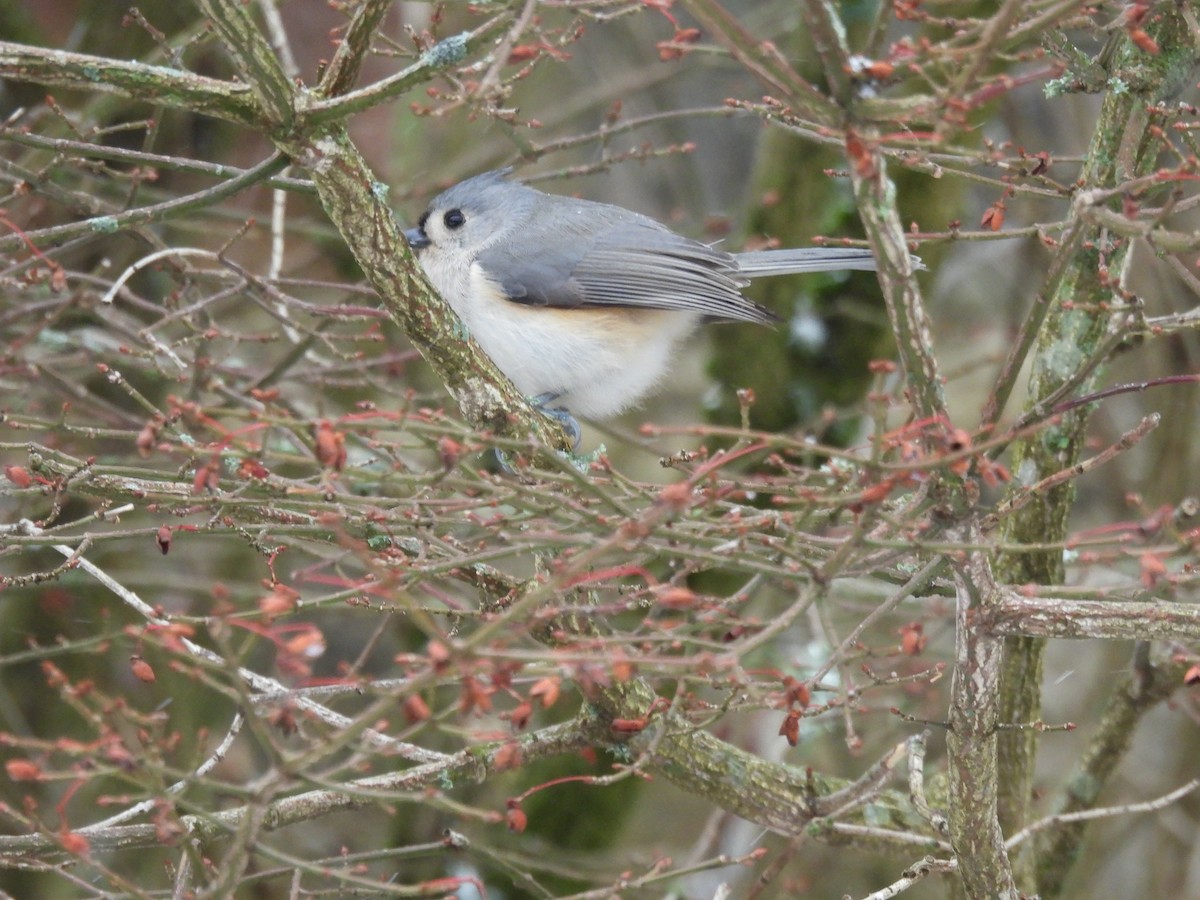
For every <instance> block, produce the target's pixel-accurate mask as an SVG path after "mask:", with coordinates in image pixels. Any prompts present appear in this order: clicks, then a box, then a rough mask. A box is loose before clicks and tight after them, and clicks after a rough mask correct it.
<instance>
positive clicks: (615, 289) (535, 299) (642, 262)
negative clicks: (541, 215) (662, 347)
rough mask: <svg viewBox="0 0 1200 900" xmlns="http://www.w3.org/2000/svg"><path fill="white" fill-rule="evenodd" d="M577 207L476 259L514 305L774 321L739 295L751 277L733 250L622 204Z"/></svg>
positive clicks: (527, 228) (528, 227)
mask: <svg viewBox="0 0 1200 900" xmlns="http://www.w3.org/2000/svg"><path fill="white" fill-rule="evenodd" d="M572 202H573V204H579V203H580V201H572ZM573 209H576V210H577V208H576V207H573ZM577 211H578V215H577V216H574V217H562V216H546V217H545V220H546V221H545V224H542V225H540V226H539V224H538V223H535V222H527V223H526V224H525V227H524V228H523V229H522V232H521V237H520V246H521V248H522V250H521V252H517V250H516V249H515V248H514V242H503V241H500V242H497V243H496V244H494V245H492V246H490V247H488V248H487V249H485V250H484V251H482V252H481V253H480V254H479V255H478V257H477V261H478V262H479V263H480V264H481V265H482V267H483V269H484V271H486V272H487V273H488V275H489V277H491V278H493V279H494V280H496V281H497V282H498V283H499V284H500V286H501V288H502V289H503V291H504V292H505V294H506V295H507V297H508V298H509V299H510V300H512V301H514V302H516V303H525V304H530V305H536V306H550V307H558V308H577V307H606V306H607V307H632V308H642V309H671V310H686V311H690V312H695V313H699V314H700V315H703V316H707V317H709V318H714V319H726V320H729V319H739V320H743V321H751V322H773V321H775V320H776V316H775V315H774V314H773V313H771V312H770V311H768V310H766V309H764V308H763V307H761V306H758V305H757V304H756V303H752V302H751V301H749V300H747V299H746V298H745V297H743V296H742V295H741V293H740V289H741V288H742V287H744V286H745V285H746V283H747V279H746V278H745V277H743V276H742V275H741V273H740V272H739V270H738V265H737V262H736V260H735V259H734V257H733V256H731V255H730V254H728V253H725V252H723V251H721V250H717V249H714V248H712V247H709V246H707V245H706V244H701V243H699V242H698V241H693V240H689V239H688V238H685V237H681V236H680V235H677V234H675V233H674V232H673V231H671V230H669V229H668V228H666V227H664V226H662V225H660V224H659V223H658V222H655V221H654V220H653V219H649V218H647V217H645V216H640V215H637V214H635V213H631V212H628V211H627V210H623V209H620V208H618V207H611V206H608V205H606V204H587V205H586V208H584V209H583V210H581V211H579V210H577ZM550 224H553V226H554V227H553V229H551V228H550V227H549V226H550ZM539 232H540V233H539Z"/></svg>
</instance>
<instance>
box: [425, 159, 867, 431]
mask: <svg viewBox="0 0 1200 900" xmlns="http://www.w3.org/2000/svg"><path fill="white" fill-rule="evenodd" d="M404 237H405V240H406V241H407V243H408V245H409V247H410V248H411V249H412V250H413V252H414V253H415V255H416V258H417V260H418V262H419V263H420V265H421V267H422V269H423V270H424V272H425V275H426V277H427V278H428V280H429V281H430V283H432V285H433V286H434V287H435V288H436V289H437V291H438V293H439V294H441V296H442V297H443V298H444V299H445V300H446V302H447V303H448V304H449V305H450V307H451V308H452V309H453V310H454V312H455V313H456V314H457V315H458V317H459V319H460V320H461V321H462V323H463V325H464V326H465V327H466V328H467V330H468V331H469V332H470V334H471V335H472V336H473V337H474V338H475V341H476V342H477V343H478V345H479V347H480V348H481V349H482V350H483V351H484V353H486V354H487V355H488V357H489V358H490V359H491V360H492V361H493V362H494V363H495V364H496V366H497V368H499V369H500V371H501V372H503V373H504V374H505V375H506V376H507V377H508V378H509V380H511V381H512V383H513V384H514V385H515V386H516V387H517V389H518V390H520V391H521V392H522V393H523V394H524V395H525V396H527V397H528V398H530V399H531V400H532V401H533V402H534V403H535V404H536V405H537V406H539V407H540V408H541V409H542V410H543V411H545V412H547V413H549V414H550V415H552V416H554V417H556V418H558V419H560V420H561V421H563V422H564V424H565V425H566V426H567V428H568V430H570V431H571V433H572V435H573V437H574V438H575V440H576V443H578V439H579V434H580V429H579V426H578V422H576V421H575V417H576V416H579V417H582V418H585V419H592V420H603V419H607V418H610V417H612V416H615V415H617V414H619V413H621V412H624V411H625V410H627V409H629V408H631V407H633V406H634V405H636V404H637V403H638V402H639V401H640V400H642V399H643V398H644V397H645V396H646V394H648V393H649V392H650V391H651V390H652V389H653V388H654V387H655V386H656V385H657V384H658V383H659V382H660V381H661V379H662V378H663V376H664V374H665V373H666V372H667V371H668V370H669V367H670V363H671V359H672V357H673V355H674V352H675V350H676V348H677V347H678V346H679V344H680V343H681V342H682V341H683V340H684V339H685V338H686V337H687V336H688V335H689V334H691V333H692V332H693V331H694V330H695V328H696V327H697V326H698V325H699V324H701V323H702V322H705V321H723V322H730V321H734V322H753V323H758V324H762V325H770V324H774V323H776V322H778V321H779V317H778V316H776V315H775V314H774V313H773V312H771V311H770V310H768V309H766V308H765V307H763V306H760V305H759V304H757V303H754V302H753V301H751V300H749V299H747V298H746V297H744V296H742V294H741V290H742V288H744V287H746V285H747V284H749V283H750V281H751V280H752V279H754V278H760V277H766V276H772V275H790V274H795V273H804V272H832V271H842V270H859V271H870V270H874V269H875V267H876V265H875V259H874V257H873V256H872V254H871V253H870V251H869V250H864V249H858V248H849V247H845V248H838V247H808V248H798V249H779V250H755V251H748V252H743V253H729V252H726V251H725V250H723V249H721V248H719V247H717V246H714V245H712V244H706V243H703V242H700V241H696V240H693V239H691V238H688V237H684V236H683V235H680V234H677V233H675V232H674V231H672V230H671V229H669V228H668V227H667V226H665V225H663V224H662V223H661V222H658V221H656V220H655V219H652V218H650V217H649V216H645V215H642V214H640V213H636V212H633V211H632V210H628V209H625V208H623V207H620V206H616V205H613V204H610V203H601V202H597V201H592V200H583V199H578V198H575V197H568V196H563V195H558V194H549V193H545V192H543V191H540V190H537V189H536V188H533V187H530V186H529V185H526V184H523V183H522V182H520V181H517V180H514V179H513V178H511V169H498V170H495V171H490V172H485V173H483V174H480V175H475V176H473V177H470V178H467V179H466V180H464V181H460V182H459V183H457V184H455V185H453V186H452V187H449V188H447V189H446V190H444V191H442V192H441V193H440V194H438V195H437V196H436V197H434V198H433V200H432V201H431V202H430V203H429V206H428V208H427V209H426V210H425V211H424V212H423V213H422V214H421V216H420V218H419V219H418V220H417V224H416V226H415V227H412V228H409V229H407V230H405V231H404Z"/></svg>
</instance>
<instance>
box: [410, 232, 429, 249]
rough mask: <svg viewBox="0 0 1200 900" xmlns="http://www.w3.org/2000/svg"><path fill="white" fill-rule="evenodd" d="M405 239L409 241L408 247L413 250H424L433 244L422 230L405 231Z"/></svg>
mask: <svg viewBox="0 0 1200 900" xmlns="http://www.w3.org/2000/svg"><path fill="white" fill-rule="evenodd" d="M404 239H405V240H406V241H408V246H410V247H412V249H413V250H424V249H425V248H426V247H428V246H429V245H430V243H431V241H430V240H429V237H428V236H427V235H426V234H425V232H424V231H423V230H422V229H420V228H406V229H405V230H404Z"/></svg>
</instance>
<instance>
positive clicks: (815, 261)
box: [734, 247, 875, 278]
mask: <svg viewBox="0 0 1200 900" xmlns="http://www.w3.org/2000/svg"><path fill="white" fill-rule="evenodd" d="M734 256H735V257H736V259H737V264H738V270H739V274H741V275H745V276H746V277H747V278H758V277H760V276H765V275H792V274H798V273H800V272H837V271H841V270H845V269H855V270H857V271H860V272H873V271H875V257H874V256H872V255H871V251H870V250H862V249H859V248H855V247H804V248H802V249H795V250H755V251H752V252H749V253H735V254H734Z"/></svg>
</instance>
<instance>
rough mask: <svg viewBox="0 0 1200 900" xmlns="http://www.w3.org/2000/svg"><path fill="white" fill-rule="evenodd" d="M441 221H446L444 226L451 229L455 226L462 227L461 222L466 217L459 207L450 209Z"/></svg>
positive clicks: (465, 219) (463, 221) (464, 220)
mask: <svg viewBox="0 0 1200 900" xmlns="http://www.w3.org/2000/svg"><path fill="white" fill-rule="evenodd" d="M442 221H443V222H445V223H446V227H447V228H449V229H450V230H451V231H453V230H454V229H456V228H462V227H463V223H465V222H466V221H467V217H466V216H464V215H463V211H462V210H461V209H452V210H450V211H449V212H448V213H446V214H445V215H444V216H442Z"/></svg>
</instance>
